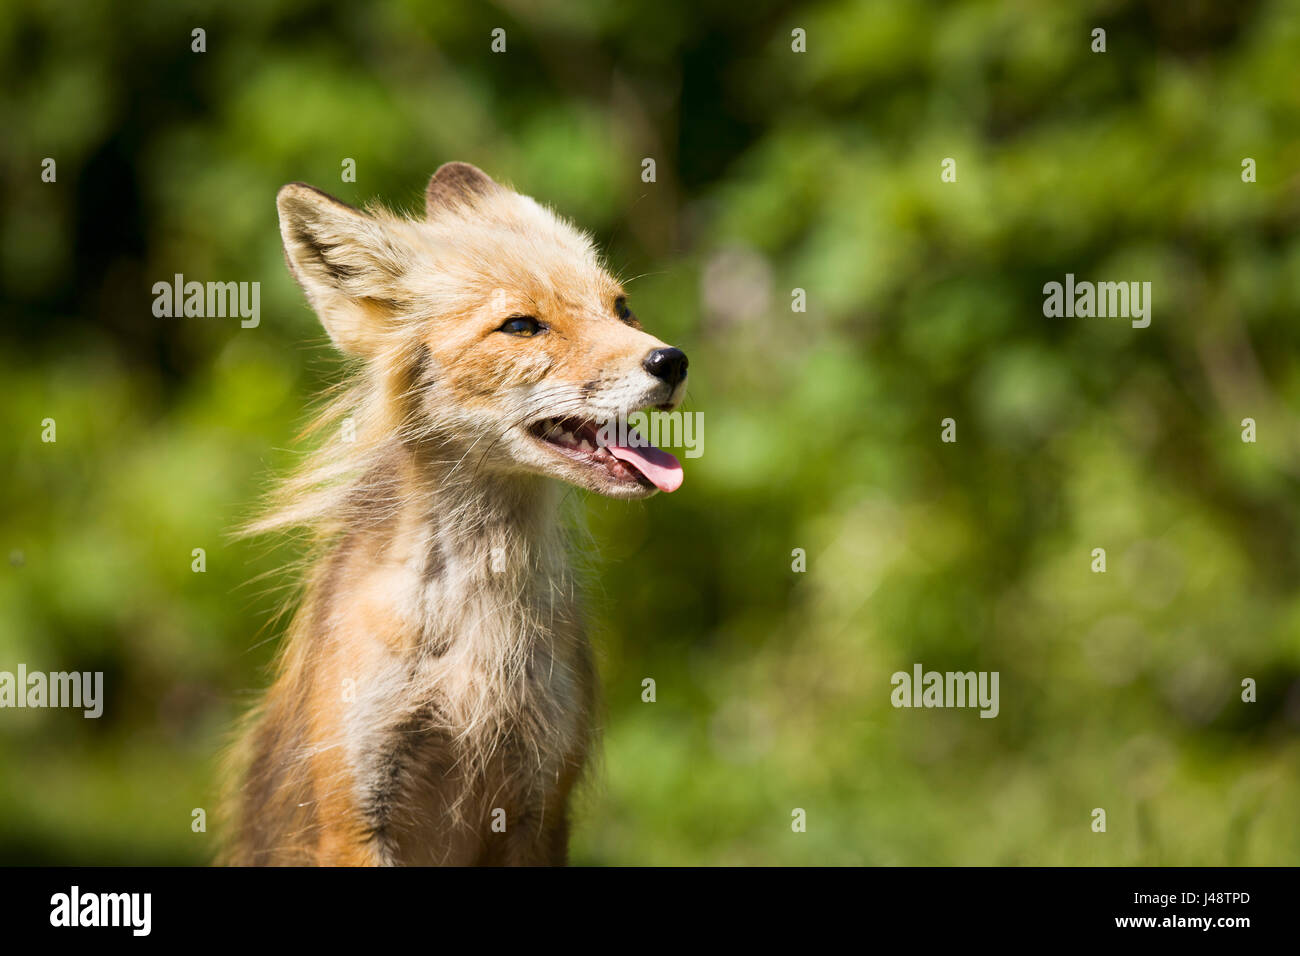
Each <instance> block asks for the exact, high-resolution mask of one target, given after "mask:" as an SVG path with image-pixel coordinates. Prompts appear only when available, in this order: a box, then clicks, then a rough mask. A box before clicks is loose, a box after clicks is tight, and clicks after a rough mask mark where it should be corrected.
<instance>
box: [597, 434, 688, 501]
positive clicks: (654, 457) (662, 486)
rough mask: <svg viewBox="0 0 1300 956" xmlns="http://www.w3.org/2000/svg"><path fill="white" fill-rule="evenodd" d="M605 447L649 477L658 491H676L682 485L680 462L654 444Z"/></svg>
mask: <svg viewBox="0 0 1300 956" xmlns="http://www.w3.org/2000/svg"><path fill="white" fill-rule="evenodd" d="M605 447H606V448H608V449H609V453H610V454H611V455H613V456H614V457H615V458H617V459H619V460H620V461H625V462H627V463H628V464H630V465H632V466H633V467H634V468H636V470H637V471H639V472H641V474H643V475H645V476H646V477H647V478H649V479H650V481H651V482H653V483H654V486H655V487H656V488H658V489H659V490H660V491H676V490H677V489H678V488H680V487H681V486H682V463H681V462H680V461H678V460H677V459H676V458H674V457H673V456H672V455H670V454H668V452H666V451H664V450H663V449H662V448H656V447H655V446H654V445H646V446H644V447H642V448H630V447H629V446H627V445H606V446H605Z"/></svg>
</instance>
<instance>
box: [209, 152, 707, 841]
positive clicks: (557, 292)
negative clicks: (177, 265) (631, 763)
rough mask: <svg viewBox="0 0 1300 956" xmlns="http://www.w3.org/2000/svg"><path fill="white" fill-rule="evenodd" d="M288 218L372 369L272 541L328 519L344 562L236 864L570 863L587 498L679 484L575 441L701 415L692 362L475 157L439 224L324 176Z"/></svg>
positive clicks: (431, 203)
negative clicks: (349, 197)
mask: <svg viewBox="0 0 1300 956" xmlns="http://www.w3.org/2000/svg"><path fill="white" fill-rule="evenodd" d="M278 206H279V210H280V224H281V234H282V237H283V240H284V245H285V255H286V259H287V261H288V263H289V267H290V270H291V272H292V273H293V275H294V277H295V278H296V279H297V280H298V282H299V283H300V284H301V285H302V287H303V289H304V291H305V292H306V294H307V297H308V299H309V301H310V302H311V304H312V305H313V307H314V308H315V309H316V311H317V313H318V314H319V316H320V318H321V322H322V324H323V325H324V327H325V329H326V330H327V332H329V334H330V336H331V338H332V339H333V341H334V342H335V344H336V345H337V346H338V347H339V348H340V349H341V350H343V351H344V352H345V353H347V354H349V355H351V356H352V357H353V358H354V359H356V373H355V375H354V377H353V378H352V380H351V381H350V383H349V384H348V385H347V386H346V387H345V388H344V389H343V390H342V392H341V393H340V395H339V396H338V398H336V400H335V401H334V402H333V403H332V404H331V405H330V407H329V408H328V409H327V410H326V412H325V414H324V415H323V416H322V417H321V419H320V421H319V422H318V423H317V426H316V428H315V434H317V435H318V436H319V437H320V443H319V447H318V448H317V450H316V451H315V452H314V454H313V456H312V457H311V458H310V460H309V461H308V462H307V463H306V465H305V467H304V468H303V469H302V471H301V472H300V473H298V474H297V475H294V476H292V477H290V478H289V479H288V480H287V481H286V482H285V484H284V485H283V487H282V489H281V491H280V494H279V497H278V499H277V501H276V502H275V505H274V507H273V508H272V509H271V510H270V511H269V513H268V514H267V515H266V516H265V517H264V518H262V519H259V520H258V521H257V522H255V523H254V524H253V525H252V526H250V529H249V531H250V532H251V533H260V532H264V531H274V530H280V529H285V528H290V527H294V526H299V527H306V528H307V529H309V530H310V531H311V532H312V534H313V541H314V544H315V554H316V560H315V563H314V566H313V568H312V570H311V572H310V574H309V575H308V578H307V582H306V587H305V589H304V594H303V599H302V601H301V604H300V606H299V608H298V610H297V612H296V614H295V616H294V618H293V620H292V623H291V625H290V627H289V630H288V634H287V635H286V638H285V641H284V645H283V647H282V650H281V654H280V657H279V660H278V664H277V668H276V676H275V679H274V682H273V684H272V686H271V688H270V690H269V691H268V692H267V694H266V696H265V698H264V699H263V701H262V703H261V704H260V705H259V707H258V708H257V709H256V710H255V711H254V712H253V713H252V714H250V715H249V717H248V719H247V721H246V723H245V725H244V729H243V731H242V733H241V737H240V741H239V744H238V746H237V748H236V749H235V752H234V757H233V761H234V762H233V766H232V768H231V771H230V779H231V781H232V784H233V788H232V793H231V795H230V798H229V800H228V807H227V811H228V816H229V818H230V824H229V828H230V834H229V841H228V847H227V851H226V854H225V858H226V859H227V860H228V861H229V862H232V863H236V864H323V865H366V864H433V863H451V864H471V863H489V864H553V863H562V862H565V860H566V857H567V835H568V802H569V797H570V794H571V791H572V789H573V787H574V785H575V784H576V782H577V781H578V779H579V778H580V775H581V773H582V769H583V767H584V765H585V763H586V761H587V757H588V752H589V748H590V746H591V741H592V737H593V710H594V707H595V700H596V681H595V667H594V664H593V660H592V654H591V648H590V646H589V645H588V642H587V640H586V638H585V635H584V633H583V630H582V626H581V620H580V614H579V609H578V601H577V595H576V584H575V581H574V577H573V574H572V571H571V570H570V564H569V561H568V557H567V548H568V546H567V542H566V538H565V535H564V532H563V527H562V522H561V521H560V517H559V514H558V504H559V500H560V488H561V484H560V483H561V482H567V483H570V484H576V485H578V486H580V487H584V488H587V489H589V490H591V491H594V492H597V493H600V494H606V495H611V496H614V497H619V498H640V497H645V496H646V495H648V494H651V493H653V490H654V489H653V487H652V486H651V485H650V484H649V482H648V481H647V480H646V479H644V478H643V477H638V473H637V471H636V469H635V468H629V467H626V466H625V465H623V464H620V463H619V462H617V461H615V460H614V459H613V458H611V457H610V456H608V455H605V456H603V457H601V456H599V455H597V454H595V453H594V452H593V453H592V454H588V453H587V451H586V450H585V449H579V450H576V451H575V450H573V449H572V448H571V447H569V448H568V450H565V448H559V449H558V450H557V446H556V444H555V435H556V430H557V429H558V430H559V432H560V433H563V432H564V429H563V428H562V427H561V426H560V425H558V424H556V423H557V422H560V421H561V420H564V421H569V422H571V423H573V422H577V423H579V424H581V425H582V427H586V423H590V422H596V421H602V420H605V421H608V420H616V419H619V418H625V417H626V416H627V415H628V414H630V413H631V412H633V411H637V410H640V409H644V408H647V407H658V408H671V407H674V406H675V405H676V404H677V403H678V402H679V401H680V400H681V396H682V392H683V390H684V387H685V386H684V374H685V361H684V357H681V369H680V374H679V375H677V376H676V377H675V378H673V379H667V378H662V377H656V375H658V374H659V373H654V374H651V372H650V370H649V367H648V366H647V365H646V362H647V359H646V356H647V354H649V353H651V352H653V351H654V350H656V349H662V348H663V343H661V342H659V341H658V340H657V339H654V338H653V337H651V336H650V335H648V334H646V333H645V332H644V331H642V330H641V328H640V326H639V324H638V323H637V322H636V320H635V319H634V318H632V317H631V316H630V315H629V314H628V313H627V312H626V310H625V309H624V308H623V305H622V300H623V297H624V292H623V289H622V287H621V286H620V285H619V283H618V282H617V281H616V280H615V279H614V278H613V277H612V276H610V275H609V274H608V272H607V271H606V270H605V269H604V268H603V266H602V265H601V263H600V261H599V259H598V258H597V256H596V254H595V252H594V250H593V248H592V246H591V243H590V242H589V240H588V239H587V238H586V237H585V236H583V235H582V234H581V233H579V232H578V231H576V230H575V229H574V228H573V227H572V226H570V225H569V224H568V223H566V222H564V221H563V220H561V219H559V218H558V217H557V216H555V215H554V214H553V213H551V212H550V211H549V210H547V209H545V208H543V207H541V206H539V205H538V204H537V203H535V202H533V201H532V200H531V199H528V198H527V197H524V196H521V195H519V194H518V193H515V192H514V191H512V190H510V189H508V188H506V187H504V186H501V185H499V184H498V183H496V182H494V181H493V180H491V179H489V178H488V177H487V176H486V175H485V174H483V173H482V172H481V171H479V170H477V169H475V168H474V167H472V166H467V165H466V164H461V163H453V164H448V165H446V166H444V167H442V168H441V169H440V170H439V171H438V172H437V173H436V174H435V175H434V178H433V180H432V181H431V182H430V186H429V190H428V193H427V206H426V213H425V216H424V217H423V218H422V219H411V218H402V217H398V216H395V215H393V214H391V213H388V212H386V211H384V210H382V209H372V210H370V211H368V212H365V213H363V212H361V211H358V210H356V209H353V208H351V207H349V206H346V205H344V204H343V203H340V202H338V201H337V200H334V199H332V198H330V197H328V196H326V195H325V194H323V193H320V192H318V191H316V190H313V189H311V187H307V186H302V185H297V184H295V185H290V186H286V187H285V188H284V189H283V190H281V192H280V196H279V198H278ZM529 323H532V324H531V325H530V324H529ZM347 424H351V425H352V426H354V428H352V429H351V430H348V431H344V428H343V426H345V425H347ZM575 427H577V426H576V425H575ZM353 433H354V434H355V438H354V440H347V439H348V436H351V435H352V434H353ZM568 437H572V436H568ZM566 440H567V438H566ZM574 440H575V441H576V438H575V439H574Z"/></svg>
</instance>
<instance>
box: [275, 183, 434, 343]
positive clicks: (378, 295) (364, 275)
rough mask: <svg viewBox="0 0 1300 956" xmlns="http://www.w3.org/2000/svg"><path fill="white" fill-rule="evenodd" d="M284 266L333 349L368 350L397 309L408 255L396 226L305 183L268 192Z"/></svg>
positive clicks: (380, 338) (392, 321)
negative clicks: (271, 195) (273, 205)
mask: <svg viewBox="0 0 1300 956" xmlns="http://www.w3.org/2000/svg"><path fill="white" fill-rule="evenodd" d="M276 206H277V208H278V209H279V212H280V236H281V238H282V239H283V241H284V257H285V259H286V260H287V261H288V263H289V270H290V271H291V272H292V273H293V277H294V278H295V279H297V280H298V284H299V285H300V286H302V289H303V291H304V292H306V293H307V299H308V300H309V301H310V302H311V304H312V307H313V308H314V309H315V310H316V314H317V315H318V316H320V321H321V325H323V326H325V331H326V332H328V333H329V336H330V338H331V339H333V340H334V344H335V345H336V346H338V348H339V349H340V350H341V351H343V352H347V353H349V354H351V355H361V356H366V355H373V354H375V353H376V352H377V351H378V350H379V349H380V348H381V347H382V343H383V339H384V333H385V331H386V330H388V329H389V328H390V327H391V326H392V325H393V323H394V319H395V316H396V314H397V313H398V312H399V311H400V310H401V300H402V296H403V292H402V288H401V279H402V276H403V275H404V273H405V272H406V269H407V267H408V264H409V263H410V262H411V260H412V259H413V255H412V253H411V251H410V250H409V248H408V246H407V244H406V243H405V242H404V241H403V238H402V236H401V235H400V233H399V232H398V228H399V227H398V226H396V225H395V224H393V223H390V222H385V221H381V220H379V219H376V218H374V217H372V216H368V215H366V214H365V213H363V212H361V210H359V209H354V208H353V207H352V206H349V205H348V204H347V203H344V202H340V201H339V200H337V199H335V198H334V197H333V196H330V195H329V194H327V193H323V192H321V191H320V190H319V189H315V188H313V187H312V186H308V185H307V184H306V183H290V184H289V185H287V186H285V187H284V188H283V189H281V190H280V193H279V195H278V196H276Z"/></svg>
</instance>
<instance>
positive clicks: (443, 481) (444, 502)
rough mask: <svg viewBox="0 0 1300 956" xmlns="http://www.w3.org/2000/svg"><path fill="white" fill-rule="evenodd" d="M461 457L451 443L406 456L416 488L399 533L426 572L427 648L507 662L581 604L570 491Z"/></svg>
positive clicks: (419, 598)
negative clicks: (563, 503) (565, 509)
mask: <svg viewBox="0 0 1300 956" xmlns="http://www.w3.org/2000/svg"><path fill="white" fill-rule="evenodd" d="M461 461H462V456H460V455H450V454H448V453H447V450H446V449H441V450H440V451H439V452H437V453H433V454H429V453H427V452H425V453H420V452H414V453H410V454H408V455H407V456H406V457H405V460H404V461H403V462H402V463H401V465H400V469H401V472H402V475H401V478H402V480H403V484H404V485H406V486H407V487H408V488H414V489H415V493H414V494H413V495H410V496H409V497H408V496H406V495H403V498H404V500H406V501H407V502H408V503H407V505H406V506H405V507H404V509H403V514H402V517H401V518H400V519H399V522H398V531H397V534H398V535H399V536H400V537H403V538H405V543H406V548H405V550H406V551H407V554H406V556H405V563H406V566H407V567H408V568H411V569H413V570H415V571H416V572H417V575H418V584H417V587H416V594H415V610H416V613H417V616H418V620H419V624H420V632H421V635H420V637H421V644H422V645H423V649H424V650H426V651H429V650H432V651H434V652H437V653H447V652H449V651H452V650H453V649H459V650H462V651H469V652H473V653H474V656H475V657H479V658H481V659H483V663H484V664H488V663H493V664H496V665H500V664H501V663H502V660H501V659H502V658H503V657H507V656H508V657H511V658H513V657H516V656H517V655H518V654H519V653H520V652H521V651H523V650H524V647H523V646H521V645H527V644H530V643H533V642H535V641H537V640H539V639H545V638H546V637H547V636H548V634H547V627H546V626H545V625H546V624H547V623H548V622H554V621H556V620H557V612H559V611H561V610H563V609H565V608H567V607H568V605H569V604H570V603H571V602H572V601H573V598H574V594H573V591H574V584H573V580H572V574H571V572H570V569H569V564H568V558H567V537H566V534H565V530H564V526H563V523H562V521H561V515H560V500H561V497H562V495H563V489H562V487H561V486H560V485H559V484H558V483H556V482H554V481H552V480H550V479H546V478H543V477H541V476H537V475H531V474H521V473H517V472H500V471H492V472H483V471H480V472H478V473H475V474H469V475H466V474H464V471H465V469H464V466H463V464H458V463H459V462H461ZM568 616H569V615H568V614H567V613H565V614H562V615H560V617H561V618H567V617H568Z"/></svg>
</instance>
